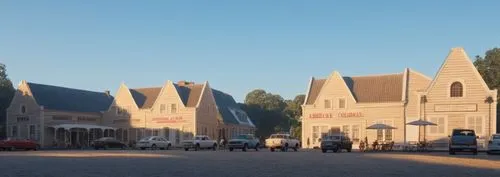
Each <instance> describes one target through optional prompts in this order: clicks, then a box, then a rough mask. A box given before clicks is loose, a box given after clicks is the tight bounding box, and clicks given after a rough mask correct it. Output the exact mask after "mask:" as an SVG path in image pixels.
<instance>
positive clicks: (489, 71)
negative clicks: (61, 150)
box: [474, 48, 500, 99]
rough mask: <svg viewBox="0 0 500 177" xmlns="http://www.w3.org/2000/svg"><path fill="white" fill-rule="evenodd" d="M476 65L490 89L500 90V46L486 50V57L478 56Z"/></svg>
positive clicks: (499, 97)
mask: <svg viewBox="0 0 500 177" xmlns="http://www.w3.org/2000/svg"><path fill="white" fill-rule="evenodd" d="M474 65H475V66H476V68H477V70H478V71H479V73H480V74H481V76H482V77H483V79H484V81H485V82H486V84H487V85H488V87H490V89H499V90H500V48H493V49H491V50H488V51H486V53H485V56H484V57H481V56H476V60H475V61H474ZM498 99H500V95H498Z"/></svg>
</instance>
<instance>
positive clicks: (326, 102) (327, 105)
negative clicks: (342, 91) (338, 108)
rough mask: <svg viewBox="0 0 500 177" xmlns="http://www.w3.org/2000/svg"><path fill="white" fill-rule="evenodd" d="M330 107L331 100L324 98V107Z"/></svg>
mask: <svg viewBox="0 0 500 177" xmlns="http://www.w3.org/2000/svg"><path fill="white" fill-rule="evenodd" d="M330 108H332V102H331V101H330V100H325V109H330Z"/></svg>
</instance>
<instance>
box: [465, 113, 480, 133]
mask: <svg viewBox="0 0 500 177" xmlns="http://www.w3.org/2000/svg"><path fill="white" fill-rule="evenodd" d="M467 128H468V129H472V130H474V131H475V132H476V134H477V135H482V134H483V117H482V116H468V117H467Z"/></svg>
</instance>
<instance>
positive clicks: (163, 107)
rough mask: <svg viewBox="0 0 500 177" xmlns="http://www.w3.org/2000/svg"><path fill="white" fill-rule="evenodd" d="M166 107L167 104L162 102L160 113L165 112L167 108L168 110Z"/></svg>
mask: <svg viewBox="0 0 500 177" xmlns="http://www.w3.org/2000/svg"><path fill="white" fill-rule="evenodd" d="M166 108H167V107H166V106H165V104H160V114H165V112H166V111H165V110H166Z"/></svg>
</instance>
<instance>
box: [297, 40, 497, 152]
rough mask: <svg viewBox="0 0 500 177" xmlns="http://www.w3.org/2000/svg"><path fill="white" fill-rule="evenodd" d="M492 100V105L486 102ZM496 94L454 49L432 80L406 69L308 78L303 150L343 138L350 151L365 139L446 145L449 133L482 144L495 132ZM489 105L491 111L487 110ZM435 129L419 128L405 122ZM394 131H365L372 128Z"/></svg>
mask: <svg viewBox="0 0 500 177" xmlns="http://www.w3.org/2000/svg"><path fill="white" fill-rule="evenodd" d="M488 97H492V98H493V99H494V101H493V102H492V103H487V102H485V100H486V99H487V98H488ZM496 98H497V90H490V89H489V88H488V87H487V86H486V84H485V82H484V80H483V79H482V78H481V76H480V75H479V73H478V71H477V70H476V68H475V67H474V65H473V64H472V61H471V60H470V59H469V57H468V56H467V54H466V53H465V51H464V50H463V49H462V48H453V49H452V50H451V51H450V53H449V55H448V57H447V58H446V60H445V61H444V63H443V65H442V66H441V68H440V70H439V71H438V73H437V75H436V76H435V77H434V78H433V79H432V78H429V77H427V76H425V75H423V74H421V73H419V72H417V71H415V70H412V69H409V68H406V69H405V70H404V71H403V72H401V73H395V74H382V75H368V76H356V77H346V76H342V75H341V74H340V73H339V72H336V71H335V72H333V73H332V74H331V75H330V76H328V77H327V78H326V79H316V78H311V81H310V83H309V87H308V91H307V96H306V99H305V102H304V104H303V115H302V142H303V143H302V146H303V147H304V148H313V147H317V146H319V143H320V142H319V141H320V139H321V138H322V137H323V136H325V135H328V134H332V133H344V134H346V135H347V136H348V137H350V138H351V139H352V140H353V142H354V144H355V145H354V147H358V143H359V142H360V141H362V140H365V138H367V139H368V142H369V144H372V143H373V142H374V141H375V140H377V141H378V142H379V143H380V142H395V143H405V142H410V141H413V142H416V141H424V140H427V141H431V142H433V143H435V144H436V145H442V146H444V147H445V146H446V144H447V142H448V135H450V132H451V131H452V129H454V128H470V129H474V130H475V131H476V133H477V134H478V135H480V137H481V138H480V142H483V145H484V143H485V142H486V141H485V140H486V139H487V138H488V136H489V135H491V134H492V133H495V132H496V131H497V130H496V124H497V123H496V122H497V120H496V112H497V111H496V107H495V106H494V105H496V103H497V100H496ZM490 104H491V105H493V106H491V105H490ZM416 120H426V121H429V122H433V123H435V124H437V126H429V127H426V128H423V127H421V128H419V127H416V126H412V125H407V123H409V122H412V121H416ZM377 123H380V124H386V125H389V126H392V127H395V128H396V129H392V130H367V129H366V128H367V127H368V126H370V125H373V124H377Z"/></svg>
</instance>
